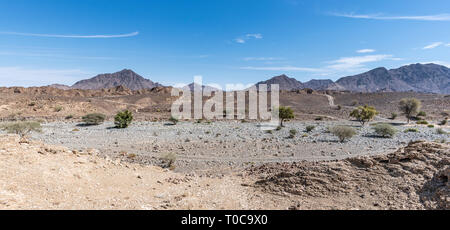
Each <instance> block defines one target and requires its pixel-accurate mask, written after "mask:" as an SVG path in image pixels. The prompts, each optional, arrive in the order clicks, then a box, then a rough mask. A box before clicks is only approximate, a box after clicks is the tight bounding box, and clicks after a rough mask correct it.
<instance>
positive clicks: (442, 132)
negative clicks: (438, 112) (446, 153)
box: [436, 128, 447, 135]
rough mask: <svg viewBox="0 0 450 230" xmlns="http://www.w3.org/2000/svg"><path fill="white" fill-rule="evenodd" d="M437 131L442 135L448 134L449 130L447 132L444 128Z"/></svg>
mask: <svg viewBox="0 0 450 230" xmlns="http://www.w3.org/2000/svg"><path fill="white" fill-rule="evenodd" d="M436 133H437V134H440V135H443V134H447V132H445V130H444V129H442V128H438V129H436Z"/></svg>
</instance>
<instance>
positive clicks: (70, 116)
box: [65, 115, 73, 120]
mask: <svg viewBox="0 0 450 230" xmlns="http://www.w3.org/2000/svg"><path fill="white" fill-rule="evenodd" d="M72 118H73V115H68V116H66V117H65V119H66V120H70V119H72Z"/></svg>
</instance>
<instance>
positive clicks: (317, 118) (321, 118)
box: [314, 117, 323, 121]
mask: <svg viewBox="0 0 450 230" xmlns="http://www.w3.org/2000/svg"><path fill="white" fill-rule="evenodd" d="M314 120H316V121H322V120H323V117H316V118H314Z"/></svg>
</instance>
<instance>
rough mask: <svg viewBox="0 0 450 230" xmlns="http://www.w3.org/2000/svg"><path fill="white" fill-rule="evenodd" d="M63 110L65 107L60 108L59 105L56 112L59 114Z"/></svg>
mask: <svg viewBox="0 0 450 230" xmlns="http://www.w3.org/2000/svg"><path fill="white" fill-rule="evenodd" d="M62 110H63V107H62V106H59V105H58V106H56V107H55V112H57V113H58V112H61V111H62Z"/></svg>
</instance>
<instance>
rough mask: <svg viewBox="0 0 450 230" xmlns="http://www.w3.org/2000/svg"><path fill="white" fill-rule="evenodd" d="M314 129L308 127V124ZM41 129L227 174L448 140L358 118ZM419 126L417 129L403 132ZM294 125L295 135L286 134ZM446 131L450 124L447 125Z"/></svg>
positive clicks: (76, 145) (50, 138) (132, 156)
mask: <svg viewBox="0 0 450 230" xmlns="http://www.w3.org/2000/svg"><path fill="white" fill-rule="evenodd" d="M308 125H315V126H316V128H315V129H314V130H313V131H312V132H310V133H306V132H305V127H306V126H308ZM335 125H350V126H353V127H354V128H355V129H357V130H358V135H357V136H355V137H353V138H352V139H351V140H350V141H348V142H345V143H339V142H338V141H337V138H336V137H335V136H333V135H332V134H330V133H327V132H326V130H327V129H328V127H332V126H335ZM43 126H44V129H43V132H42V133H36V134H33V135H32V137H33V138H34V139H37V140H41V141H43V142H45V143H49V144H54V145H63V146H67V147H69V148H72V149H78V150H79V151H87V150H88V149H90V148H92V149H98V150H100V152H101V153H102V155H105V156H107V157H111V158H116V157H120V158H123V159H126V160H127V161H132V162H139V163H143V164H156V165H164V164H165V162H164V161H165V160H164V156H166V155H167V154H176V163H175V166H176V170H177V171H180V172H192V171H195V172H197V173H201V172H208V173H210V172H215V173H225V172H229V171H230V170H235V169H240V168H242V167H247V166H251V165H258V164H262V163H268V162H294V161H303V160H306V161H322V160H337V159H343V158H348V157H353V156H360V155H376V154H380V153H387V152H393V151H394V150H395V149H397V148H398V147H400V146H405V145H406V144H407V143H408V142H409V141H415V140H427V141H436V140H442V139H444V140H446V141H448V140H449V138H448V135H439V134H437V133H436V128H428V127H427V126H421V125H411V126H406V125H397V126H396V129H398V130H399V132H398V133H397V135H396V136H395V137H394V138H391V139H389V138H379V137H376V136H374V135H373V130H372V127H371V126H369V125H367V126H365V127H360V126H359V123H356V122H350V121H347V122H342V121H339V122H331V121H321V122H313V121H309V122H290V123H287V124H286V127H285V128H283V129H282V130H279V131H276V130H274V131H273V132H272V133H271V134H270V133H266V132H265V131H263V130H261V128H260V126H259V124H258V123H255V122H249V123H241V122H240V121H239V122H238V121H228V122H213V123H210V124H208V123H200V124H197V123H194V122H180V123H178V124H177V125H167V124H166V123H163V122H136V123H133V124H132V125H131V126H130V127H129V128H127V129H122V130H120V129H115V128H113V126H114V125H113V123H111V122H107V123H104V124H102V125H99V126H89V127H82V126H78V125H77V123H67V122H55V123H48V124H44V125H43ZM407 128H417V129H419V131H420V132H418V133H404V132H403V131H404V130H405V129H407ZM291 129H295V130H297V132H298V133H297V135H296V136H295V137H294V138H287V137H288V136H289V131H290V130H291ZM447 131H448V129H447Z"/></svg>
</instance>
